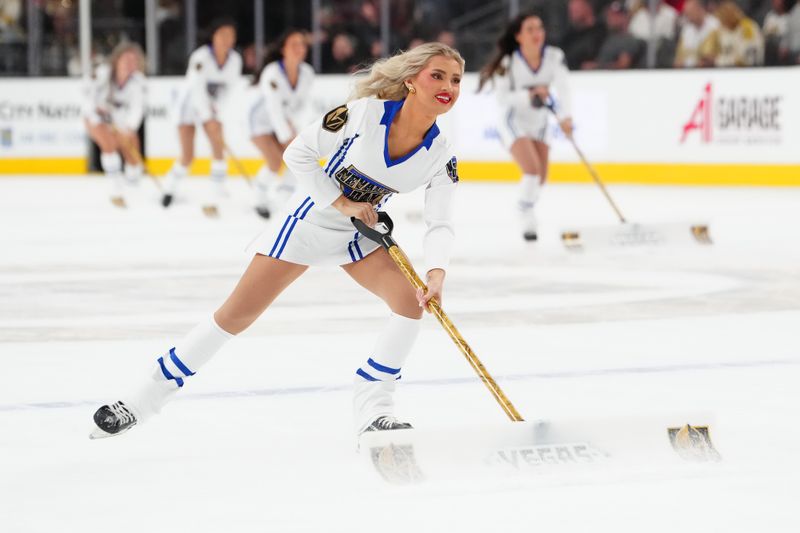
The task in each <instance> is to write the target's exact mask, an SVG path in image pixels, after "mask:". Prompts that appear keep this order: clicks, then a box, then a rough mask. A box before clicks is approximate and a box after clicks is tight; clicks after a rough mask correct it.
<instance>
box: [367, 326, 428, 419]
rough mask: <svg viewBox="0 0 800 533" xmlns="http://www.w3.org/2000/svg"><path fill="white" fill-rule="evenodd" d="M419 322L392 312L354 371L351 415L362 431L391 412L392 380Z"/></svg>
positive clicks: (395, 376)
mask: <svg viewBox="0 0 800 533" xmlns="http://www.w3.org/2000/svg"><path fill="white" fill-rule="evenodd" d="M420 324H421V321H420V320H418V319H412V318H406V317H404V316H400V315H396V314H392V315H391V316H390V317H389V321H388V323H387V324H386V326H385V327H384V330H383V331H382V332H381V334H380V336H379V337H378V340H377V342H376V343H375V348H374V350H373V351H372V354H371V356H370V357H369V358H368V359H367V361H366V362H365V363H364V364H363V365H361V367H360V368H359V369H358V370H356V378H355V390H354V394H353V416H354V422H355V425H356V431H357V432H361V431H363V430H364V428H366V427H367V426H368V425H369V424H371V423H372V422H373V421H374V420H375V419H376V418H378V417H379V416H385V415H389V416H391V415H392V414H393V413H394V399H393V397H392V395H393V393H394V389H395V381H396V380H398V379H400V372H401V370H402V367H403V364H404V363H405V360H406V358H407V357H408V354H409V353H411V348H412V347H413V346H414V342H415V341H416V340H417V337H418V336H419V330H420Z"/></svg>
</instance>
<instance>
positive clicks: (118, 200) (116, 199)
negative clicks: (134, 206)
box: [111, 196, 128, 209]
mask: <svg viewBox="0 0 800 533" xmlns="http://www.w3.org/2000/svg"><path fill="white" fill-rule="evenodd" d="M111 203H112V204H114V205H115V206H116V207H119V208H121V209H125V208H126V207H128V206H127V205H126V204H125V198H123V197H122V196H112V197H111Z"/></svg>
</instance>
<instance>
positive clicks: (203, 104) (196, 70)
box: [179, 45, 242, 123]
mask: <svg viewBox="0 0 800 533" xmlns="http://www.w3.org/2000/svg"><path fill="white" fill-rule="evenodd" d="M241 74H242V56H240V55H239V53H238V52H237V51H236V50H231V51H229V52H228V57H227V58H225V62H224V63H223V64H221V65H220V64H218V63H217V59H216V58H215V57H214V50H213V48H212V47H211V45H204V46H201V47H200V48H198V49H197V50H195V51H194V52H192V55H191V56H189V66H188V67H187V68H186V81H185V83H184V86H183V89H182V91H181V95H180V98H179V109H180V114H181V123H187V122H190V120H189V119H197V120H199V121H200V122H207V121H209V120H211V119H212V118H217V116H218V114H219V112H220V111H221V107H222V106H223V105H224V103H225V100H226V98H227V97H228V96H229V95H230V92H231V89H232V88H233V87H234V86H235V85H236V84H237V83H239V81H240V79H241Z"/></svg>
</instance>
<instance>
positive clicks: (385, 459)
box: [370, 444, 425, 485]
mask: <svg viewBox="0 0 800 533" xmlns="http://www.w3.org/2000/svg"><path fill="white" fill-rule="evenodd" d="M370 456H371V458H372V464H373V465H375V469H376V470H377V471H378V473H380V475H381V477H383V479H384V480H386V481H388V482H389V483H392V484H394V485H408V484H411V483H418V482H420V481H422V480H423V479H425V476H424V475H423V474H422V471H421V470H420V468H419V466H418V465H417V459H416V458H415V457H414V448H413V446H411V445H410V444H409V445H400V446H396V445H394V444H389V445H388V446H382V447H375V448H372V449H370Z"/></svg>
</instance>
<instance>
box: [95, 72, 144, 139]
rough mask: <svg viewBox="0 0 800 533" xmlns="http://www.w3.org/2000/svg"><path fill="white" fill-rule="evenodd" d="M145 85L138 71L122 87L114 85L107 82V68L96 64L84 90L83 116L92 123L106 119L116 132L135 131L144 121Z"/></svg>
mask: <svg viewBox="0 0 800 533" xmlns="http://www.w3.org/2000/svg"><path fill="white" fill-rule="evenodd" d="M146 86H147V80H146V79H145V77H144V74H142V73H141V72H138V71H136V72H134V73H133V74H131V76H130V77H129V78H128V80H127V81H126V82H125V84H124V85H122V86H120V85H117V83H116V82H115V81H112V80H111V66H110V65H107V64H103V65H100V66H98V67H97V69H96V70H95V73H94V78H93V79H92V80H91V81H90V83H89V86H88V87H86V93H87V98H86V100H85V105H84V109H83V116H84V117H86V118H87V119H89V122H91V123H93V124H98V123H100V122H104V121H106V120H108V119H109V118H110V120H111V124H113V125H114V126H115V127H117V128H118V129H120V130H127V131H137V130H138V129H139V126H141V125H142V119H143V118H144V107H145V93H146ZM103 115H105V117H104V116H103Z"/></svg>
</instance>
